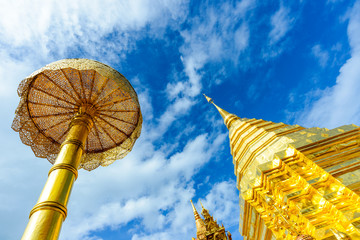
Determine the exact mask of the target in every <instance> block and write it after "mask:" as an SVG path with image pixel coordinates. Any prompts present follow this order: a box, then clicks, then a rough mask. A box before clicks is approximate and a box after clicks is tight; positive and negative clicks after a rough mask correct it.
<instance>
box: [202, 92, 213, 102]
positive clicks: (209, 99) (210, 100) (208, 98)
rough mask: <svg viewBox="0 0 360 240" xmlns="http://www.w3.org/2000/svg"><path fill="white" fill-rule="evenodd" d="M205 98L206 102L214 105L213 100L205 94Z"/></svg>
mask: <svg viewBox="0 0 360 240" xmlns="http://www.w3.org/2000/svg"><path fill="white" fill-rule="evenodd" d="M203 95H204V97H205V98H206V100H207V101H208V102H209V103H214V101H213V100H212V98H210V97H208V96H206V95H205V94H204V93H203Z"/></svg>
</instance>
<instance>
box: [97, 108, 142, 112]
mask: <svg viewBox="0 0 360 240" xmlns="http://www.w3.org/2000/svg"><path fill="white" fill-rule="evenodd" d="M101 111H102V112H137V110H110V109H109V110H107V109H101Z"/></svg>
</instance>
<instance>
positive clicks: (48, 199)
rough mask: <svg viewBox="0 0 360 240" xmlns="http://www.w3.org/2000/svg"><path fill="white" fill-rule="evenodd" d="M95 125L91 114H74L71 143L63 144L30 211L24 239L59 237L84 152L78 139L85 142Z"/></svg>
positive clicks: (54, 239) (70, 132) (68, 138)
mask: <svg viewBox="0 0 360 240" xmlns="http://www.w3.org/2000/svg"><path fill="white" fill-rule="evenodd" d="M79 120H81V121H79ZM92 125H93V122H92V120H91V117H90V116H89V115H87V114H78V115H77V116H76V117H74V119H73V121H72V124H71V127H70V129H69V131H68V133H67V137H66V140H65V141H66V142H67V144H64V145H62V147H61V150H60V153H59V155H58V157H57V159H56V161H55V164H54V166H53V167H52V168H51V169H50V171H49V177H48V180H47V182H46V184H45V186H44V188H43V191H42V193H41V195H40V197H39V199H38V202H37V204H36V205H35V206H34V207H33V209H32V210H31V212H30V219H29V223H28V225H27V227H26V229H25V232H24V234H23V237H22V239H23V240H38V239H49V240H56V239H57V238H58V236H59V233H60V229H61V225H62V222H63V221H64V220H65V218H66V216H67V209H66V206H67V203H68V201H69V197H70V193H71V189H72V186H73V184H74V182H75V180H76V178H77V169H78V168H79V165H80V161H81V156H82V153H83V149H82V148H81V147H79V144H78V143H79V142H80V143H81V144H85V142H86V139H87V136H88V134H89V130H90V129H91V127H92Z"/></svg>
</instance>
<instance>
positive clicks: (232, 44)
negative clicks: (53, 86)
mask: <svg viewBox="0 0 360 240" xmlns="http://www.w3.org/2000/svg"><path fill="white" fill-rule="evenodd" d="M0 57H1V64H0V86H1V87H0V114H1V119H0V134H1V135H0V137H1V138H0V146H1V147H0V148H1V157H0V189H1V191H0V225H1V226H2V227H1V229H0V239H10V240H11V239H19V238H20V236H21V235H22V232H23V230H24V228H25V226H26V223H27V220H28V214H29V212H30V210H31V208H32V207H33V205H34V204H35V203H36V200H37V198H38V196H39V194H40V192H41V189H42V187H43V185H44V183H45V181H46V177H47V172H48V170H49V169H50V164H49V163H48V162H47V160H45V159H37V158H35V156H34V154H33V153H32V151H31V149H30V148H29V147H28V146H25V145H23V144H22V143H21V141H20V138H19V136H18V134H17V133H16V132H14V131H12V130H11V128H10V126H11V123H12V120H13V117H14V111H15V109H16V106H17V104H18V102H19V98H18V96H17V93H16V88H17V86H18V84H19V82H20V81H21V80H22V79H23V78H25V77H26V76H28V75H29V74H31V73H32V72H33V71H35V70H37V69H39V68H41V67H42V66H44V65H46V64H48V63H50V62H53V61H56V60H59V59H63V58H90V59H95V60H98V61H101V62H104V63H106V64H108V65H110V66H112V67H113V68H115V69H117V70H118V71H119V72H121V73H122V74H123V75H124V76H125V77H126V78H127V79H129V81H130V82H131V83H132V85H133V86H134V88H135V90H136V91H137V93H138V96H139V100H140V104H141V110H142V113H143V116H144V123H143V131H142V134H141V137H140V139H139V140H138V141H137V143H136V144H135V147H134V149H133V151H132V152H131V153H130V154H129V155H128V156H126V158H125V159H122V160H119V161H117V162H115V163H114V164H112V165H110V166H109V167H101V168H98V169H96V170H94V171H92V172H87V171H84V170H80V172H79V178H78V180H77V181H76V183H75V185H74V189H73V191H72V196H71V199H70V203H69V205H68V211H69V214H68V217H67V219H66V221H65V223H64V225H63V228H62V232H61V236H60V239H62V240H67V239H79V240H100V239H133V240H140V239H156V240H158V239H191V237H195V234H196V230H195V223H194V217H193V214H192V209H191V206H190V202H189V200H190V199H193V201H194V202H195V203H196V206H197V207H198V208H199V209H200V207H199V206H200V205H199V203H198V199H201V201H202V202H203V204H204V205H205V206H206V207H207V208H208V209H209V210H210V213H211V214H213V215H214V217H215V218H217V219H218V221H220V222H222V223H224V225H225V227H226V228H227V230H230V231H231V232H232V234H233V238H234V239H241V238H240V235H239V233H238V222H239V219H238V218H239V206H238V190H237V189H236V187H235V175H234V173H233V165H232V158H231V155H230V152H229V142H228V136H227V129H226V128H225V126H224V124H223V122H222V119H221V117H220V115H218V113H217V112H216V111H215V109H214V108H213V107H212V106H210V105H208V104H207V103H206V102H205V100H204V98H203V96H202V95H201V93H206V94H207V95H209V96H211V97H212V98H213V99H214V100H215V102H216V103H217V104H218V105H219V106H221V107H223V108H224V109H226V110H227V111H229V112H232V113H235V114H237V115H238V116H240V117H247V118H261V119H265V120H269V121H274V122H285V123H287V124H300V125H302V126H305V127H313V126H319V127H327V128H334V127H337V126H340V125H344V124H350V123H354V124H357V125H359V124H360V101H359V96H358V95H359V92H360V67H359V66H360V1H345V0H327V1H310V0H301V1H256V0H242V1H185V0H184V1H181V0H179V1H164V0H163V1H161V0H129V1H113V0H99V1H97V0H92V1H85V0H83V1H74V0H63V1H50V0H47V1H45V0H44V1H41V0H39V1H35V0H31V1H25V0H24V1H20V0H14V1H4V0H1V1H0Z"/></svg>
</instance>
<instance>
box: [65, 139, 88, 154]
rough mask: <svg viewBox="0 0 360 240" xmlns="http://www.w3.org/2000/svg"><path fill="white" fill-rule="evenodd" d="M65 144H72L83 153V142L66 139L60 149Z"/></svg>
mask: <svg viewBox="0 0 360 240" xmlns="http://www.w3.org/2000/svg"><path fill="white" fill-rule="evenodd" d="M66 144H74V145H76V146H78V147H79V148H81V149H82V150H83V151H84V150H85V147H84V144H83V142H82V141H80V140H77V139H67V140H65V141H64V142H63V143H62V144H61V146H60V148H62V147H63V146H65V145H66Z"/></svg>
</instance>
